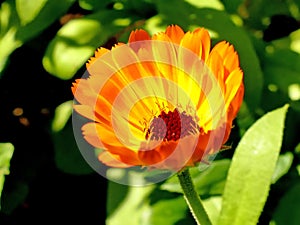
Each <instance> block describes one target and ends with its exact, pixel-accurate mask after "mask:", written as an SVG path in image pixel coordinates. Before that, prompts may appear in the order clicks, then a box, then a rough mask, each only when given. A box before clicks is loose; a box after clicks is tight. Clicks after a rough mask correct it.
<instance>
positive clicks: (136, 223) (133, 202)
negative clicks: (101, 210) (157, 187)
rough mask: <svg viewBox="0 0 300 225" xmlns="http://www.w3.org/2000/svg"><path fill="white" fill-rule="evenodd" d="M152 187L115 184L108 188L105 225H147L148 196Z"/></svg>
mask: <svg viewBox="0 0 300 225" xmlns="http://www.w3.org/2000/svg"><path fill="white" fill-rule="evenodd" d="M153 188H154V186H145V187H128V186H124V185H121V184H117V183H111V182H110V183H109V186H108V198H107V204H108V217H107V219H106V224H107V225H123V224H130V225H149V220H150V216H151V207H150V204H149V199H148V195H149V193H150V192H151V191H152V190H153Z"/></svg>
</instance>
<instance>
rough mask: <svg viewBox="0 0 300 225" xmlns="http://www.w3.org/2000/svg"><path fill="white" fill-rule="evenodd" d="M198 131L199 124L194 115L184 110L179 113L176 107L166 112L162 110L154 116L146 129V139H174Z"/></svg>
mask: <svg viewBox="0 0 300 225" xmlns="http://www.w3.org/2000/svg"><path fill="white" fill-rule="evenodd" d="M199 131H200V127H199V125H198V124H197V123H196V122H195V119H194V117H192V116H190V115H187V114H186V112H184V111H183V112H182V113H180V112H179V111H178V109H174V111H169V112H168V113H166V112H165V111H162V112H161V113H160V114H159V115H158V116H156V117H154V118H153V119H152V121H151V123H150V126H149V128H148V129H147V133H146V139H147V140H148V139H149V138H150V140H161V139H163V140H164V141H171V140H173V141H176V140H178V139H179V138H183V137H185V136H187V135H190V134H197V133H198V132H199Z"/></svg>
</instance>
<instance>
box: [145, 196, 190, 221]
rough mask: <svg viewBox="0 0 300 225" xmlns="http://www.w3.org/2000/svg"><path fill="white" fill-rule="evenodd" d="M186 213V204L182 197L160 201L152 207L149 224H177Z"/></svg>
mask: <svg viewBox="0 0 300 225" xmlns="http://www.w3.org/2000/svg"><path fill="white" fill-rule="evenodd" d="M188 213H189V211H188V207H187V204H186V202H185V200H184V198H183V197H182V196H179V197H177V198H171V199H162V200H161V201H158V202H156V203H155V204H154V205H152V213H151V217H150V221H151V223H150V224H165V225H172V224H178V223H176V222H178V221H180V220H182V219H184V218H185V217H186V215H187V214H188ZM185 224H186V223H185Z"/></svg>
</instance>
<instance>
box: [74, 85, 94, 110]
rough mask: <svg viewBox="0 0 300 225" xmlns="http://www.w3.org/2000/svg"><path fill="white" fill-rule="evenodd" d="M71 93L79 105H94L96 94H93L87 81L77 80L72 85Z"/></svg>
mask: <svg viewBox="0 0 300 225" xmlns="http://www.w3.org/2000/svg"><path fill="white" fill-rule="evenodd" d="M72 92H73V95H74V97H75V99H76V100H77V101H78V102H79V103H81V104H83V105H89V106H93V105H95V103H96V100H97V95H98V93H96V92H94V90H93V89H92V88H91V86H90V83H89V81H88V80H87V79H77V80H76V81H75V83H73V87H72Z"/></svg>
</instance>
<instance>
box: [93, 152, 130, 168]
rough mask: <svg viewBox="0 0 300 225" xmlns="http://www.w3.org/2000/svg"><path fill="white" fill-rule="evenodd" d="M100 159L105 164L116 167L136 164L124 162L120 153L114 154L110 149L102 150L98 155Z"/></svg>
mask: <svg viewBox="0 0 300 225" xmlns="http://www.w3.org/2000/svg"><path fill="white" fill-rule="evenodd" d="M98 159H99V161H101V162H102V163H104V164H105V165H107V166H110V167H115V168H128V167H132V166H135V165H134V164H133V165H130V164H126V163H124V162H122V161H121V159H120V157H119V156H118V155H113V154H111V153H109V152H108V151H103V152H101V153H100V154H99V155H98Z"/></svg>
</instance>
